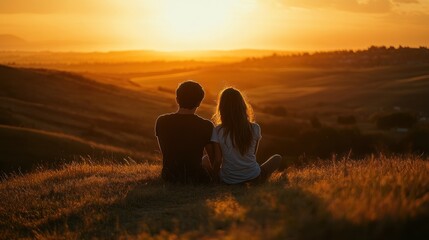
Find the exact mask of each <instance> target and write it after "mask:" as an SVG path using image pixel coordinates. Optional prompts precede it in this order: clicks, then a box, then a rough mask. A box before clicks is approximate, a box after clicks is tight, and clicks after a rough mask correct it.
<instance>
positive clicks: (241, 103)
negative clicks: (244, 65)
mask: <svg viewBox="0 0 429 240" xmlns="http://www.w3.org/2000/svg"><path fill="white" fill-rule="evenodd" d="M203 98H204V90H203V88H202V87H201V85H200V84H198V83H197V82H194V81H186V82H183V83H181V84H180V85H179V87H178V88H177V90H176V101H177V103H178V104H179V110H178V111H177V112H175V113H169V114H164V115H161V116H159V117H158V119H157V121H156V124H155V134H156V136H157V138H158V144H159V147H160V150H161V152H162V158H163V167H162V178H163V179H164V180H165V181H167V182H171V183H208V182H213V181H217V180H220V181H221V182H222V183H225V184H239V183H246V182H251V183H258V182H263V181H265V180H266V179H267V178H268V177H269V176H270V175H271V174H272V173H273V172H274V171H275V170H277V169H278V168H279V166H280V162H281V160H282V157H281V156H280V155H278V154H276V155H273V156H272V157H271V158H269V159H268V160H267V161H266V162H265V163H263V164H262V165H259V164H258V163H257V161H256V152H257V150H258V144H259V140H260V139H261V129H260V127H259V125H258V124H256V123H255V122H254V121H253V114H252V110H251V108H250V106H249V104H248V103H246V101H245V100H244V98H243V96H242V94H241V93H240V91H239V90H237V89H234V88H227V89H225V90H223V91H222V92H221V94H220V96H219V100H218V103H217V109H216V113H215V115H214V117H213V118H214V122H215V124H216V126H214V125H213V123H212V122H211V121H209V120H207V119H204V118H201V117H199V116H198V115H196V114H195V111H196V110H197V108H198V107H199V106H200V103H201V101H202V100H203ZM205 153H206V154H205Z"/></svg>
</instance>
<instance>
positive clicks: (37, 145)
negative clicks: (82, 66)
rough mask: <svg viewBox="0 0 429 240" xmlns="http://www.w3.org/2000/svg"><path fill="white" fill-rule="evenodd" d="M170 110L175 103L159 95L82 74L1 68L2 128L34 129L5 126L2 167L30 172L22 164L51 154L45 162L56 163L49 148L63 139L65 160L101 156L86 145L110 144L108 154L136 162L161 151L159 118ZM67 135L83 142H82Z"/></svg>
mask: <svg viewBox="0 0 429 240" xmlns="http://www.w3.org/2000/svg"><path fill="white" fill-rule="evenodd" d="M170 108H171V103H169V102H165V101H164V99H163V98H161V97H159V96H157V95H155V94H150V93H145V92H142V91H131V90H126V89H124V88H121V87H118V86H113V85H109V84H104V83H100V82H96V81H94V80H92V79H88V78H85V77H82V76H80V75H76V74H70V73H65V72H58V71H49V70H40V69H21V68H11V67H6V66H0V124H1V125H5V126H10V127H19V128H21V129H27V130H29V131H27V130H25V131H21V130H20V131H15V130H16V129H15V128H14V129H15V130H12V128H9V129H4V128H2V131H1V132H0V134H1V135H0V136H1V140H0V141H1V145H2V149H4V151H2V158H1V159H2V165H3V163H4V161H7V162H8V163H11V164H12V165H11V167H14V168H15V169H17V168H18V167H21V169H24V168H23V166H22V165H25V166H29V165H30V164H22V163H23V162H22V159H23V158H27V159H28V162H29V163H30V162H37V160H38V159H40V157H43V154H41V153H46V154H47V155H46V156H44V157H45V161H48V160H51V157H53V155H56V154H53V153H52V154H51V153H48V151H47V150H48V149H49V146H52V144H53V143H54V142H57V141H58V144H57V145H55V146H60V149H58V151H63V153H64V154H65V155H66V156H62V155H60V156H59V157H63V158H65V157H67V155H68V154H72V153H74V154H78V155H80V154H82V153H88V152H93V153H97V152H100V151H92V150H91V151H89V149H90V148H89V145H88V144H85V145H87V146H83V145H82V142H92V143H96V144H99V145H105V146H108V147H107V148H106V149H105V150H107V149H122V150H124V151H126V152H127V154H128V155H130V156H132V157H134V158H139V157H141V156H142V155H149V154H151V153H153V152H154V149H156V147H155V146H156V145H155V143H154V141H153V124H154V122H155V119H156V116H157V115H159V114H160V113H162V112H164V111H165V110H163V109H170ZM33 130H37V131H33ZM41 132H43V133H49V134H40V133H41ZM13 133H16V134H17V136H13V135H14V134H13ZM57 133H58V134H57ZM24 135H25V136H24ZM54 135H55V136H54ZM64 136H70V137H71V138H73V139H80V140H82V141H78V142H79V143H77V142H76V141H74V140H73V141H71V140H70V138H68V137H64ZM22 139H26V141H25V142H26V147H25V149H24V150H22V148H20V147H18V146H22V144H21V142H20V141H21V140H22ZM17 143H18V145H16V147H13V144H17ZM67 144H70V146H67ZM76 144H77V145H80V146H79V147H77V145H76ZM90 145H91V144H90ZM92 145H94V144H92ZM6 146H9V147H6ZM10 146H12V147H10ZM82 148H84V149H86V150H82ZM6 150H7V151H6ZM5 151H6V152H5ZM73 151H75V152H73ZM107 152H112V153H114V152H115V151H107ZM143 152H144V153H148V154H142V153H143ZM35 156H38V158H37V159H35V158H34V157H35ZM6 159H7V160H6ZM56 160H58V159H56ZM17 162H20V165H18V164H17ZM21 164H22V165H21ZM0 170H5V169H0Z"/></svg>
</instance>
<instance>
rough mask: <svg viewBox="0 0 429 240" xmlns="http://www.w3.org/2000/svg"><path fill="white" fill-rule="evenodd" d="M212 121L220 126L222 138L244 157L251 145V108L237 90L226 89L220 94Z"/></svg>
mask: <svg viewBox="0 0 429 240" xmlns="http://www.w3.org/2000/svg"><path fill="white" fill-rule="evenodd" d="M213 120H214V122H215V123H216V125H221V128H222V129H223V130H224V137H225V138H228V137H229V138H230V139H231V142H232V146H233V147H234V148H237V149H238V150H239V152H240V153H241V155H245V154H246V152H247V151H248V150H249V148H250V145H251V144H252V138H253V131H252V125H251V123H252V122H253V121H254V119H253V110H252V108H251V106H250V105H249V104H248V103H247V102H246V100H245V99H244V97H243V95H242V94H241V93H240V91H239V90H237V89H235V88H226V89H224V90H223V91H222V92H221V93H220V95H219V99H218V104H217V108H216V113H215V114H214V115H213ZM224 140H226V139H224Z"/></svg>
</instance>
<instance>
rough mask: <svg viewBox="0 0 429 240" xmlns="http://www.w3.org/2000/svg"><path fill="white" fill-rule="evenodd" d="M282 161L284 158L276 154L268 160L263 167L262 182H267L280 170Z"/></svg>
mask: <svg viewBox="0 0 429 240" xmlns="http://www.w3.org/2000/svg"><path fill="white" fill-rule="evenodd" d="M282 159H283V158H282V156H280V155H279V154H274V155H273V156H271V157H270V158H268V160H267V161H265V162H264V163H263V164H262V165H261V175H260V176H261V180H263V181H265V180H267V179H268V178H269V177H270V176H271V174H272V173H273V172H274V171H276V170H277V169H279V167H280V164H281V162H282Z"/></svg>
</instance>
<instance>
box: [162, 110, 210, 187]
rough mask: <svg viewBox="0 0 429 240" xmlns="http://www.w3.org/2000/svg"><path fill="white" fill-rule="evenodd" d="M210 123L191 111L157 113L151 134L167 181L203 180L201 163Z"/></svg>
mask: <svg viewBox="0 0 429 240" xmlns="http://www.w3.org/2000/svg"><path fill="white" fill-rule="evenodd" d="M212 129H213V124H212V123H211V122H210V121H209V120H206V119H203V118H201V117H199V116H197V115H194V114H180V113H171V114H165V115H161V116H160V117H158V119H157V121H156V126H155V134H156V136H157V137H158V141H159V145H160V147H161V151H162V154H163V169H162V177H163V179H164V180H166V181H169V182H207V181H209V177H208V174H207V172H206V171H205V170H204V169H203V168H202V166H201V158H202V156H203V151H204V147H205V146H206V145H207V144H209V143H210V138H211V133H212Z"/></svg>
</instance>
